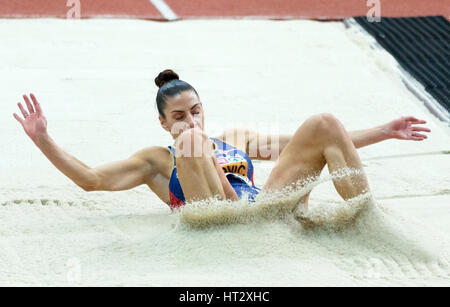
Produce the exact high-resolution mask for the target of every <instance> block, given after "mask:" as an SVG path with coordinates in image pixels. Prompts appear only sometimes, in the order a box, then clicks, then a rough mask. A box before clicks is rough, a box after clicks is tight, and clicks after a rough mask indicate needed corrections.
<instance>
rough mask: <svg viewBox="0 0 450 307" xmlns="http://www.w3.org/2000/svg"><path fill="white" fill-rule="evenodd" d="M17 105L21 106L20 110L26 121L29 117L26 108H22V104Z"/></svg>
mask: <svg viewBox="0 0 450 307" xmlns="http://www.w3.org/2000/svg"><path fill="white" fill-rule="evenodd" d="M17 105H18V106H19V109H20V111H21V112H22V115H23V117H24V118H25V119H26V118H27V117H28V112H27V111H25V109H24V107H23V106H22V104H21V103H20V102H19V103H17Z"/></svg>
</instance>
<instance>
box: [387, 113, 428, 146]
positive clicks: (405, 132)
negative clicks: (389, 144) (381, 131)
mask: <svg viewBox="0 0 450 307" xmlns="http://www.w3.org/2000/svg"><path fill="white" fill-rule="evenodd" d="M426 123H427V122H426V121H424V120H422V119H417V118H415V117H413V116H406V117H401V118H399V119H396V120H393V121H391V122H389V123H387V124H386V130H387V132H388V134H389V135H390V136H391V137H393V138H396V139H400V140H413V141H422V140H424V139H426V138H427V136H426V135H425V134H422V133H419V132H418V131H421V132H431V130H430V129H429V128H426V127H421V126H413V125H417V124H426Z"/></svg>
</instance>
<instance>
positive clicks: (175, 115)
mask: <svg viewBox="0 0 450 307" xmlns="http://www.w3.org/2000/svg"><path fill="white" fill-rule="evenodd" d="M155 83H156V85H157V86H158V87H159V90H158V93H157V96H156V103H157V108H158V111H159V121H160V123H161V126H162V128H163V129H164V130H166V131H168V132H169V133H170V134H171V135H172V137H173V139H174V144H173V146H168V147H160V146H152V147H148V148H145V149H142V150H140V151H138V152H136V153H135V154H133V155H132V156H130V157H129V158H128V159H125V160H122V161H118V162H113V163H109V164H106V165H101V166H98V167H95V168H92V167H89V166H87V165H86V164H84V163H83V162H81V161H79V160H78V159H76V158H75V157H74V156H72V155H71V154H69V153H67V152H66V151H64V150H63V149H61V148H60V147H59V146H58V145H57V144H56V143H55V142H54V141H53V139H52V138H51V137H50V136H49V134H48V133H47V120H46V118H45V117H44V114H43V111H42V108H41V106H40V104H39V103H38V101H37V99H36V97H35V96H34V95H33V94H30V97H28V96H26V95H24V96H23V98H24V101H25V103H26V106H27V110H28V111H27V110H26V109H25V108H24V107H23V106H22V104H21V103H19V104H18V106H19V109H20V111H21V113H22V115H23V118H22V117H20V116H19V115H17V114H15V113H14V117H15V118H16V120H17V121H18V122H19V123H20V124H21V125H22V127H23V128H24V130H25V132H26V134H27V135H28V136H29V137H30V138H31V140H32V141H33V142H34V143H35V144H36V146H37V147H38V148H39V149H40V150H41V151H42V153H43V154H44V155H45V156H46V157H47V158H48V159H49V160H50V161H51V163H53V165H54V166H55V167H56V168H57V169H58V170H60V171H61V172H62V173H63V174H64V175H66V176H67V177H69V178H70V179H71V180H72V181H73V182H74V183H76V184H77V185H78V186H80V187H81V188H82V189H84V190H85V191H119V190H127V189H131V188H134V187H136V186H139V185H142V184H146V185H147V186H148V187H149V188H150V189H151V190H152V191H153V192H154V193H156V195H157V196H158V197H159V198H160V199H161V200H162V201H163V202H164V203H166V204H167V205H169V206H170V207H171V209H172V210H173V209H175V208H179V207H181V206H183V205H184V204H185V203H186V202H190V201H197V200H204V199H209V198H212V197H217V198H219V199H228V200H231V201H233V200H239V199H240V198H241V197H243V196H244V195H245V196H246V197H248V199H249V200H250V201H251V200H253V199H254V197H255V196H256V195H257V194H258V193H259V192H260V189H259V188H257V187H256V186H255V185H254V183H253V170H254V168H253V165H252V160H272V161H276V163H275V166H274V168H273V169H272V171H271V173H270V175H269V177H268V179H267V181H266V183H265V185H264V187H263V188H262V191H277V190H282V189H283V188H285V187H288V186H291V185H293V184H295V183H296V182H299V180H300V181H301V180H303V179H306V178H308V177H311V176H317V175H320V173H321V171H322V169H323V168H324V166H325V165H328V169H329V171H330V173H332V172H334V171H339V170H340V169H344V168H351V169H355V170H357V171H358V172H357V173H358V175H356V176H352V177H350V178H344V179H342V178H341V179H339V180H338V179H333V183H334V186H335V188H336V190H337V192H338V193H339V194H340V196H341V197H342V198H343V199H344V200H347V199H350V198H353V197H356V196H358V195H360V194H362V193H366V192H370V189H369V185H368V182H367V179H366V176H365V174H364V171H363V167H362V164H361V161H360V158H359V156H358V153H357V151H356V149H357V148H361V147H364V146H367V145H370V144H374V143H377V142H380V141H384V140H387V139H392V138H396V139H402V140H414V141H422V140H424V139H426V138H427V136H426V135H425V134H422V133H420V132H430V129H428V128H425V127H421V126H414V125H416V124H425V123H426V122H425V121H424V120H420V119H417V118H415V117H412V116H407V117H402V118H399V119H396V120H393V121H391V122H389V123H387V124H384V125H381V126H377V127H374V128H370V129H366V130H358V131H350V132H347V131H346V129H345V128H344V126H343V125H342V124H341V122H340V121H339V120H338V119H337V118H336V117H334V116H333V115H331V114H327V113H324V114H318V115H314V116H311V117H310V118H308V119H307V120H306V121H305V122H304V123H303V124H302V125H300V127H299V128H298V129H297V131H296V132H295V133H294V134H293V135H262V134H260V133H258V132H257V131H252V130H245V129H230V130H228V131H225V132H224V133H223V134H222V135H219V136H216V137H214V138H210V137H208V136H207V135H206V134H205V132H204V120H205V115H204V113H203V105H202V102H201V100H200V97H199V95H198V93H197V91H196V90H195V89H194V88H193V87H192V86H191V85H189V84H188V83H187V82H184V81H182V80H179V77H178V75H177V74H176V73H175V72H174V71H172V70H164V71H163V72H161V73H160V74H159V75H158V76H157V77H156V79H155ZM30 98H31V100H30ZM419 131H420V132H419ZM308 198H309V193H308V194H306V195H305V196H304V197H303V198H302V199H301V200H299V202H300V201H301V202H302V203H303V204H304V205H305V208H306V206H307V202H308Z"/></svg>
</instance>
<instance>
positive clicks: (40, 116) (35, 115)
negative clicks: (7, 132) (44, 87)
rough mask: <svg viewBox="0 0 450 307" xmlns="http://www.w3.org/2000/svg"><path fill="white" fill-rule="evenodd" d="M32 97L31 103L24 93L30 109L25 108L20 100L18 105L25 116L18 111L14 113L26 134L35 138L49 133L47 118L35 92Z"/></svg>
mask: <svg viewBox="0 0 450 307" xmlns="http://www.w3.org/2000/svg"><path fill="white" fill-rule="evenodd" d="M30 98H31V100H32V101H33V104H31V102H30V99H29V98H28V96H27V95H23V99H24V101H25V104H26V105H27V109H28V111H27V110H25V108H24V107H23V105H22V104H21V103H20V102H19V103H18V104H17V105H18V106H19V109H20V111H21V112H22V115H23V118H22V117H20V116H19V115H17V114H16V113H14V118H15V119H16V120H17V121H18V122H19V123H20V124H21V125H22V127H23V129H24V130H25V132H26V134H27V135H28V136H29V137H30V138H31V139H34V138H36V137H38V136H40V135H45V134H46V133H47V119H46V118H45V116H44V113H43V112H42V109H41V106H40V105H39V102H38V101H37V99H36V97H35V96H34V95H33V94H30Z"/></svg>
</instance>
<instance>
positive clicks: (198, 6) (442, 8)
mask: <svg viewBox="0 0 450 307" xmlns="http://www.w3.org/2000/svg"><path fill="white" fill-rule="evenodd" d="M75 2H79V3H80V17H81V18H92V17H104V16H108V17H125V18H141V19H154V20H173V19H186V18H263V19H266V18H268V19H293V18H295V19H298V18H305V19H341V18H345V17H352V16H366V15H367V13H368V11H369V10H370V9H371V8H372V7H373V5H368V3H371V2H373V1H371V0H369V1H365V0H346V1H340V0H302V1H300V0H283V1H279V0H247V1H240V0H208V1H205V0H190V1H185V0H165V1H163V0H127V1H121V0H95V1H92V0H40V1H35V0H16V1H10V0H0V17H3V18H14V17H59V18H66V16H67V13H68V11H69V10H70V9H71V8H72V7H74V3H75ZM380 8H381V16H385V17H404V16H430V15H443V16H445V17H446V18H449V16H450V5H449V1H448V0H429V1H423V0H408V1H387V0H380Z"/></svg>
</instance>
